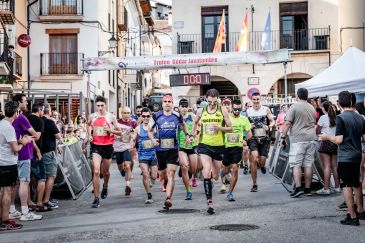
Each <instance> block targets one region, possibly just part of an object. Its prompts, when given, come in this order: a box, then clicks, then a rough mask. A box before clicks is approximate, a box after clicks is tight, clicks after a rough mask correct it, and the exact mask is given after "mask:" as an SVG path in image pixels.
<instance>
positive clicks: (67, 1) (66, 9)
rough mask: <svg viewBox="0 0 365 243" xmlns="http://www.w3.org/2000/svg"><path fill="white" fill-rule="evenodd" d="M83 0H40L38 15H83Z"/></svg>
mask: <svg viewBox="0 0 365 243" xmlns="http://www.w3.org/2000/svg"><path fill="white" fill-rule="evenodd" d="M83 2H84V1H83V0H40V3H39V4H40V5H39V6H40V7H39V11H40V14H39V15H40V16H47V15H55V16H63V15H77V16H83V14H84V4H83Z"/></svg>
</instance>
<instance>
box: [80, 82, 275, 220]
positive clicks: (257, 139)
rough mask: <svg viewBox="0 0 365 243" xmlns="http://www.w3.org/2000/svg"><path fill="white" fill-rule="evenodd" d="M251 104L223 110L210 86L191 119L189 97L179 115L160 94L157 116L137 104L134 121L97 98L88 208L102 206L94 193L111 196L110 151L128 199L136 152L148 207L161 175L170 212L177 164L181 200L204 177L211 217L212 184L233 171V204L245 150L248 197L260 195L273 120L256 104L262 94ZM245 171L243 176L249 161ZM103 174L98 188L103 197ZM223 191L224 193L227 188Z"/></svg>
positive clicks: (90, 136) (91, 125)
mask: <svg viewBox="0 0 365 243" xmlns="http://www.w3.org/2000/svg"><path fill="white" fill-rule="evenodd" d="M228 101H229V102H228ZM252 102H253V104H252V105H253V107H246V108H247V109H244V108H243V105H242V103H241V101H240V100H238V99H237V100H233V101H231V100H223V102H222V105H221V103H220V102H219V93H218V91H217V90H215V89H210V90H208V91H207V93H206V102H204V103H205V104H204V105H203V104H202V103H203V102H202V103H201V104H200V108H199V109H198V110H197V112H196V114H193V113H189V112H188V110H189V102H188V100H186V99H181V100H180V101H179V106H178V108H179V111H178V112H177V111H174V109H173V108H174V103H173V97H172V96H171V95H164V96H163V99H162V110H161V111H158V112H156V113H153V112H151V111H150V110H149V109H148V108H146V107H144V108H142V107H137V108H136V116H135V117H134V119H132V117H131V115H132V114H131V110H130V108H128V107H124V108H123V109H122V114H121V117H122V118H121V119H119V120H117V119H116V117H115V116H114V115H113V114H110V113H108V112H107V110H106V101H105V98H104V97H101V96H100V97H97V98H96V106H97V112H96V113H94V114H92V115H90V117H89V119H88V123H87V139H86V140H85V145H86V144H87V142H88V141H90V142H91V152H90V153H91V157H92V158H91V161H92V168H93V187H94V190H93V193H94V196H95V198H94V201H93V203H92V207H93V208H97V207H99V205H100V199H99V195H100V197H101V198H102V199H105V198H106V197H107V195H108V182H109V178H110V174H109V168H110V165H111V162H112V158H113V153H114V154H115V160H116V163H117V164H118V169H119V170H120V173H121V175H122V176H123V177H125V180H126V188H125V195H127V196H129V195H130V193H131V191H132V187H131V179H132V177H133V175H132V169H133V164H134V161H135V160H136V159H137V158H136V157H135V156H133V155H134V153H136V154H138V162H139V167H140V169H141V172H142V176H143V185H144V188H145V189H146V192H147V200H146V201H145V203H146V204H151V203H153V200H152V194H151V187H152V184H154V182H155V180H156V179H157V177H159V179H160V180H161V181H162V182H163V188H162V190H163V191H164V192H166V199H165V201H164V208H165V209H169V208H170V207H172V204H173V203H172V196H173V191H174V187H175V174H176V171H177V169H178V166H180V170H181V177H182V180H183V183H184V185H185V189H186V200H192V198H193V194H192V190H191V186H192V187H196V186H197V183H196V180H197V179H196V178H197V175H198V172H201V175H202V177H203V186H204V191H205V195H206V199H207V212H208V213H209V214H213V213H215V210H214V207H213V195H212V194H213V192H212V191H213V190H212V189H213V179H214V180H216V181H217V180H219V178H220V177H221V178H225V177H226V176H227V175H228V174H230V175H231V179H230V183H229V188H228V192H227V200H228V201H235V199H234V196H233V191H234V188H235V185H236V183H237V179H238V170H239V165H240V163H241V161H242V158H243V160H244V162H247V160H248V151H249V150H250V152H251V153H250V169H251V176H252V182H253V185H252V188H251V192H257V190H258V186H257V168H260V169H261V171H262V173H264V174H265V173H266V168H265V163H266V158H267V157H268V153H269V148H270V136H269V131H270V128H271V127H272V126H274V125H275V121H274V118H273V115H272V114H271V111H270V109H269V108H268V107H265V106H262V105H261V104H260V94H258V93H255V94H253V95H252ZM246 106H247V104H246ZM135 149H136V150H137V151H138V152H135V151H136V150H135ZM245 166H246V167H245V171H246V173H247V164H246V165H245ZM101 176H102V177H103V187H102V191H101V193H100V177H101ZM190 178H191V180H190ZM223 182H224V181H223ZM221 191H222V192H225V188H224V190H221Z"/></svg>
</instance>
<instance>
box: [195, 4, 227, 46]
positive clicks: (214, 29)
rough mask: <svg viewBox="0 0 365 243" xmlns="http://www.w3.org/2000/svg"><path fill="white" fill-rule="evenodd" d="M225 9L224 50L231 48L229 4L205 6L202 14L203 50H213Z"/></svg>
mask: <svg viewBox="0 0 365 243" xmlns="http://www.w3.org/2000/svg"><path fill="white" fill-rule="evenodd" d="M223 9H224V11H225V30H226V46H223V47H222V50H223V51H224V50H227V51H228V50H229V43H228V40H229V31H228V6H222V7H203V8H202V9H201V14H202V52H212V51H213V48H214V44H215V40H216V38H217V34H218V29H219V24H220V22H221V18H222V13H223Z"/></svg>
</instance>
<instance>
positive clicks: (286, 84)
mask: <svg viewBox="0 0 365 243" xmlns="http://www.w3.org/2000/svg"><path fill="white" fill-rule="evenodd" d="M287 64H288V63H287V62H284V63H283V65H284V88H285V101H286V99H287V96H288V77H287V72H286V69H287Z"/></svg>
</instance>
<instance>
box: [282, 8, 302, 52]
mask: <svg viewBox="0 0 365 243" xmlns="http://www.w3.org/2000/svg"><path fill="white" fill-rule="evenodd" d="M307 20H308V2H298V3H280V48H289V49H294V50H308V21H307Z"/></svg>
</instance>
